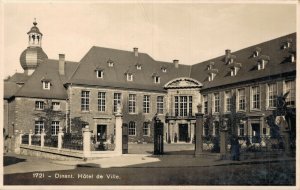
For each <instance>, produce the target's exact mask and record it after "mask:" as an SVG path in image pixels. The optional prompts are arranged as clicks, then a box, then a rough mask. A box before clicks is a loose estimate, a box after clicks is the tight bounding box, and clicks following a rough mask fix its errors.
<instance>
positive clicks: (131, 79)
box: [127, 73, 133, 81]
mask: <svg viewBox="0 0 300 190" xmlns="http://www.w3.org/2000/svg"><path fill="white" fill-rule="evenodd" d="M127 81H133V75H132V74H129V73H128V74H127Z"/></svg>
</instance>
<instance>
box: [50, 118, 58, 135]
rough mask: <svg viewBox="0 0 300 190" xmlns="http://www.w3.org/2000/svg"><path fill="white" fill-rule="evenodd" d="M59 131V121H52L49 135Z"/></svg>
mask: <svg viewBox="0 0 300 190" xmlns="http://www.w3.org/2000/svg"><path fill="white" fill-rule="evenodd" d="M58 131H59V121H52V124H51V135H57V134H58Z"/></svg>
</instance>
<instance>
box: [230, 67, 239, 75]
mask: <svg viewBox="0 0 300 190" xmlns="http://www.w3.org/2000/svg"><path fill="white" fill-rule="evenodd" d="M238 70H239V69H238V68H237V67H233V68H231V71H230V75H231V76H236V74H237V72H238Z"/></svg>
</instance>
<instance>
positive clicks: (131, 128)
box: [128, 121, 136, 136]
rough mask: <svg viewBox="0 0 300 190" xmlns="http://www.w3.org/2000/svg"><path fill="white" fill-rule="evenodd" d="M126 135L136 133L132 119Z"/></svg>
mask: <svg viewBox="0 0 300 190" xmlns="http://www.w3.org/2000/svg"><path fill="white" fill-rule="evenodd" d="M128 135H129V136H135V135H136V126H135V122H134V121H130V122H129V125H128Z"/></svg>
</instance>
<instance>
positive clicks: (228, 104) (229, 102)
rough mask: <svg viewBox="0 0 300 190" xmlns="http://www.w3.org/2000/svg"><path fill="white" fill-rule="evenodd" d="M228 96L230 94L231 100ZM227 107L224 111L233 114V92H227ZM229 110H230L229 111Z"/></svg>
mask: <svg viewBox="0 0 300 190" xmlns="http://www.w3.org/2000/svg"><path fill="white" fill-rule="evenodd" d="M228 94H230V98H228V96H227V95H228ZM224 103H225V106H224V108H225V109H224V111H225V112H227V113H230V112H231V109H232V106H233V104H232V92H231V91H225V101H224ZM228 108H229V110H228Z"/></svg>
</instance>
